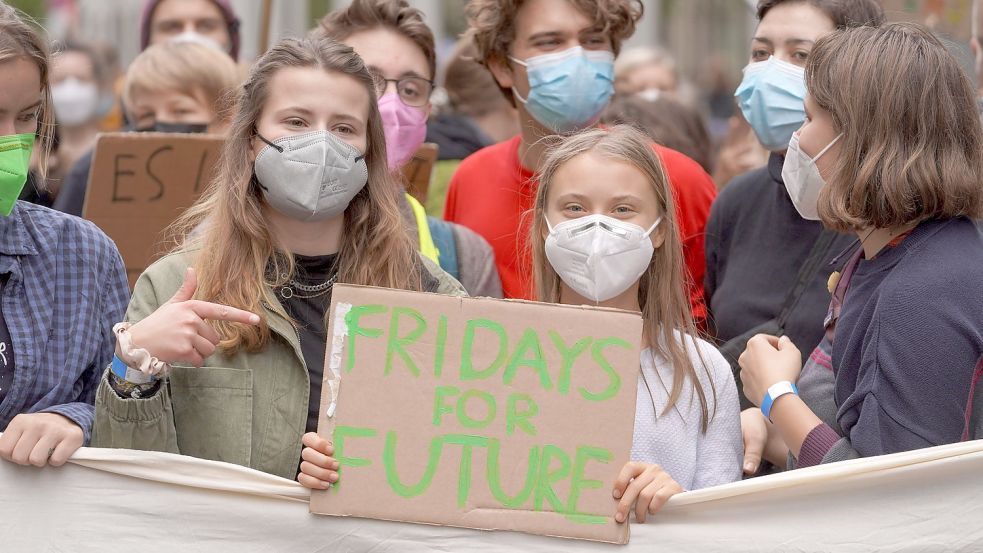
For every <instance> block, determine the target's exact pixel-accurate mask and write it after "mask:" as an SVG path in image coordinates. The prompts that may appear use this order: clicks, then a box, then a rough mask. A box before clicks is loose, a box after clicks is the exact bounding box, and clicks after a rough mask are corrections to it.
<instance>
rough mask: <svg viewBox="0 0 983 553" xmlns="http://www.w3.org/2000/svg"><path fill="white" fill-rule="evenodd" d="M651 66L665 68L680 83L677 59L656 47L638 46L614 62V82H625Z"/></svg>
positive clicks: (626, 51)
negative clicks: (634, 74) (632, 74)
mask: <svg viewBox="0 0 983 553" xmlns="http://www.w3.org/2000/svg"><path fill="white" fill-rule="evenodd" d="M649 65H658V66H661V67H665V68H666V69H668V70H669V71H670V72H672V76H673V79H675V80H676V81H677V82H678V81H679V71H678V68H677V67H676V59H675V58H673V57H672V54H670V53H669V52H667V51H666V50H664V49H662V48H656V47H654V46H636V47H635V48H629V49H627V50H625V51H624V52H622V53H621V55H620V56H618V59H617V60H615V62H614V81H615V82H616V83H617V82H619V81H623V80H625V79H626V78H628V75H629V74H631V73H632V72H634V71H635V70H637V69H640V68H642V67H648V66H649Z"/></svg>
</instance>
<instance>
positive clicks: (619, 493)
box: [614, 490, 621, 499]
mask: <svg viewBox="0 0 983 553" xmlns="http://www.w3.org/2000/svg"><path fill="white" fill-rule="evenodd" d="M614 498H615V499H621V492H619V491H618V490H614Z"/></svg>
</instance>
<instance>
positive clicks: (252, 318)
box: [249, 315, 259, 325]
mask: <svg viewBox="0 0 983 553" xmlns="http://www.w3.org/2000/svg"><path fill="white" fill-rule="evenodd" d="M249 320H250V321H251V322H252V323H253V324H254V325H258V324H259V315H253V316H252V317H250V318H249Z"/></svg>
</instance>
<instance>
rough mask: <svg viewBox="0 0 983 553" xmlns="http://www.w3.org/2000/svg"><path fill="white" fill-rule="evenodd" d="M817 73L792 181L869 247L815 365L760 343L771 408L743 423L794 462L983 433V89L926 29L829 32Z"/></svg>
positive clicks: (788, 344)
mask: <svg viewBox="0 0 983 553" xmlns="http://www.w3.org/2000/svg"><path fill="white" fill-rule="evenodd" d="M805 70H806V71H805V79H806V85H807V94H806V99H805V108H806V119H805V123H804V124H803V125H802V127H801V128H800V129H799V130H798V132H796V133H795V135H794V136H793V138H792V141H791V143H790V144H789V149H788V154H787V155H786V159H785V162H784V168H783V175H784V179H785V185H786V188H787V191H788V195H789V197H790V200H791V202H792V204H793V205H794V206H795V208H796V210H797V211H798V212H799V213H800V214H801V215H802V216H803V217H804V218H806V219H810V220H820V221H822V224H823V225H824V226H825V227H827V228H832V229H835V230H838V231H841V232H846V233H851V234H853V235H854V237H855V240H854V246H855V247H854V248H853V249H852V250H851V251H850V253H849V254H848V255H849V261H847V263H846V265H845V267H844V269H843V271H842V272H841V273H839V274H837V275H836V277H835V278H833V279H831V281H830V288H831V290H832V294H833V300H832V303H831V304H830V308H829V310H828V313H827V315H826V317H825V321H826V335H825V337H824V338H823V339H822V341H821V342H820V344H819V346H818V347H816V348H815V349H814V350H813V351H812V354H811V355H810V356H809V361H808V362H807V363H806V365H805V367H803V365H802V357H801V355H800V353H799V349H798V347H797V346H805V344H795V343H794V342H793V341H792V340H790V339H789V338H788V337H782V338H778V337H776V336H768V335H758V336H755V337H753V338H752V339H751V340H750V341H749V342H748V345H747V350H746V351H745V352H744V353H743V354H742V355H741V357H740V364H741V367H742V370H741V379H742V381H743V385H744V392H745V394H747V397H749V398H751V399H752V400H753V401H754V403H755V404H756V405H760V406H761V410H760V411H759V416H758V417H757V418H756V419H754V420H751V419H745V422H746V423H750V424H752V425H753V426H756V427H757V429H756V430H754V431H753V432H751V433H753V434H758V435H760V436H762V437H763V440H762V441H763V442H764V443H769V442H770V443H771V444H772V447H769V448H767V449H770V450H772V449H773V450H777V451H778V452H779V455H778V457H781V456H782V454H784V453H785V452H787V453H789V454H790V455H791V456H790V457H788V458H789V460H790V462H791V464H792V466H795V467H808V466H811V465H816V464H819V463H830V462H835V461H840V460H844V459H852V458H856V457H870V456H874V455H884V454H889V453H896V452H901V451H910V450H913V449H920V448H925V447H932V446H937V445H942V444H949V443H954V442H959V441H963V440H967V439H978V438H981V437H983V425H981V424H980V423H979V420H980V416H981V414H983V401H980V398H979V397H978V396H981V393H980V387H979V386H980V382H979V380H980V377H981V376H983V294H980V293H979V288H980V282H983V234H981V233H980V231H979V230H978V229H977V228H976V225H975V224H974V222H973V221H972V218H979V217H981V216H983V188H981V187H980V182H981V180H983V128H981V124H980V121H979V118H978V117H976V93H975V91H974V90H973V87H972V85H971V84H970V82H969V79H967V78H966V76H965V75H964V74H963V72H962V70H961V68H960V66H959V64H958V63H957V61H956V59H955V58H954V57H953V56H952V55H951V54H950V53H949V52H948V51H947V50H946V48H945V46H943V45H942V43H941V42H940V41H939V40H938V39H936V38H935V37H934V36H933V35H932V34H931V32H929V31H928V30H927V29H925V28H924V27H921V26H919V25H913V24H903V23H898V24H891V25H884V26H882V27H879V28H873V27H861V28H855V29H845V30H841V31H837V32H835V33H833V34H831V35H827V36H825V37H823V38H821V39H820V40H819V41H818V42H817V43H816V45H815V48H814V49H813V50H812V54H811V55H810V56H809V60H808V62H807V63H806V68H805ZM857 241H859V244H857ZM796 382H798V383H799V384H800V385H801V394H802V395H801V396H800V395H799V391H798V389H797V387H796V384H795V383H796ZM816 383H819V384H823V383H827V384H823V385H822V386H820V387H816V386H815V384H816ZM974 396H977V397H974ZM974 400H975V401H974ZM767 421H770V423H768V422H767ZM745 433H746V434H747V433H748V432H747V431H745ZM760 445H761V444H759V447H760ZM776 445H777V447H775V446H776ZM775 461H777V462H779V463H780V462H781V459H780V458H779V459H776V460H775Z"/></svg>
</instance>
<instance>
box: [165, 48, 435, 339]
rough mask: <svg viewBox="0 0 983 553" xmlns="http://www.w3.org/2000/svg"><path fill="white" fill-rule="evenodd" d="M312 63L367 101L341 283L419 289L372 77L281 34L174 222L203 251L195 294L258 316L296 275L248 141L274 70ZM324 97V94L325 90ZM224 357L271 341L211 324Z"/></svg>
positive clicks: (349, 58) (265, 331) (254, 330)
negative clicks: (208, 176)
mask: <svg viewBox="0 0 983 553" xmlns="http://www.w3.org/2000/svg"><path fill="white" fill-rule="evenodd" d="M286 67H309V68H315V69H321V70H324V71H329V72H336V73H340V74H342V75H347V76H350V77H352V78H353V79H355V80H356V81H358V82H359V83H361V84H362V86H363V87H364V88H365V94H366V95H368V96H369V98H371V99H372V101H371V102H370V104H369V106H370V107H369V119H368V140H367V148H366V152H365V162H366V164H367V166H368V175H369V178H368V184H366V186H365V188H363V189H362V190H361V192H359V193H358V194H357V195H356V196H355V198H354V199H352V201H351V203H350V204H349V205H348V208H347V209H346V210H345V214H344V217H345V226H344V235H343V236H342V238H341V249H340V251H339V256H338V263H339V269H338V279H337V281H338V282H344V283H349V284H363V285H369V286H381V287H386V288H399V289H404V290H415V291H419V290H421V287H422V286H421V274H420V270H421V266H420V260H419V258H418V255H417V253H416V251H415V249H414V247H413V243H412V240H411V239H410V236H409V234H408V231H407V229H406V226H405V225H404V224H403V220H402V218H401V217H400V214H399V209H398V208H397V204H396V190H397V189H398V188H397V186H396V185H395V184H393V182H392V177H391V176H390V173H389V169H388V166H387V164H386V150H385V143H386V141H385V135H384V134H383V130H382V119H381V117H380V115H379V109H378V106H377V104H376V102H375V88H374V86H373V80H372V77H371V76H370V75H369V72H368V70H367V69H366V68H365V64H364V63H363V62H362V59H361V58H360V57H358V56H357V55H356V54H355V52H354V51H353V50H352V49H351V48H349V47H348V46H345V45H343V44H340V43H338V42H335V41H333V40H330V39H322V40H315V39H310V38H308V39H300V40H298V39H285V40H283V41H281V42H280V43H279V44H277V45H276V46H274V47H273V48H271V49H270V50H269V51H267V52H266V53H265V54H264V55H263V57H261V58H260V59H259V60H258V61H257V62H256V63H255V65H253V68H252V70H251V72H250V73H249V76H248V77H247V79H246V81H245V83H244V84H243V86H242V89H241V90H240V92H239V95H238V98H237V102H236V104H237V106H238V112H237V113H236V115H235V117H234V118H233V120H232V126H231V129H230V130H229V136H228V138H227V140H226V143H225V145H224V147H223V148H222V155H221V159H220V161H219V166H218V171H217V174H216V176H215V178H214V179H213V181H212V182H211V184H210V185H209V187H208V189H207V190H206V191H205V193H204V195H203V196H202V198H201V200H199V201H198V202H197V203H196V204H195V205H194V206H192V207H191V208H190V209H188V210H187V211H186V212H185V213H184V214H183V215H182V216H181V218H180V219H179V220H178V221H177V222H176V223H175V224H174V226H172V228H171V234H172V235H173V236H177V237H178V241H179V243H178V245H177V248H176V249H177V250H181V251H194V250H199V251H200V252H201V253H200V254H199V255H197V259H196V261H195V268H196V270H197V272H198V292H197V294H196V297H197V298H198V299H202V300H205V301H211V302H216V303H221V304H225V305H230V306H233V307H238V308H240V309H245V310H248V311H252V312H254V313H260V314H262V313H264V310H263V305H264V304H265V305H278V302H277V300H276V298H274V297H273V288H275V287H277V286H280V285H283V284H284V283H286V281H287V280H289V278H290V277H291V276H292V275H293V274H294V268H295V266H294V258H293V254H292V253H291V252H290V251H289V250H287V249H286V248H285V247H284V246H283V244H281V243H279V242H278V241H277V239H276V237H275V236H274V235H273V233H272V231H271V230H270V227H269V225H268V224H267V220H266V210H267V209H270V208H269V206H268V205H267V203H266V201H265V200H264V198H263V195H262V193H261V191H260V189H259V186H258V185H257V184H256V182H255V180H254V178H253V161H252V159H251V158H250V152H251V144H252V141H253V139H254V138H255V137H256V133H257V129H256V123H257V121H258V120H259V118H260V114H261V113H262V111H263V107H264V105H265V104H266V99H267V96H268V95H269V86H270V81H271V80H272V79H273V76H274V75H275V74H276V73H277V71H279V70H280V69H283V68H286ZM326 94H327V92H326ZM213 324H214V325H215V326H216V329H217V330H218V331H219V333H220V334H221V335H222V342H221V343H220V344H219V346H220V347H221V348H223V349H224V350H225V353H226V354H227V355H231V354H234V353H235V352H237V351H238V350H239V349H240V348H241V349H244V350H245V351H247V352H254V351H258V350H260V349H262V348H263V347H264V346H265V345H266V344H267V342H268V341H269V339H270V331H269V328H268V327H267V325H266V321H265V320H264V321H263V322H262V323H261V324H260V325H259V326H255V327H253V326H246V325H239V324H233V323H225V322H220V321H216V322H213Z"/></svg>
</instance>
